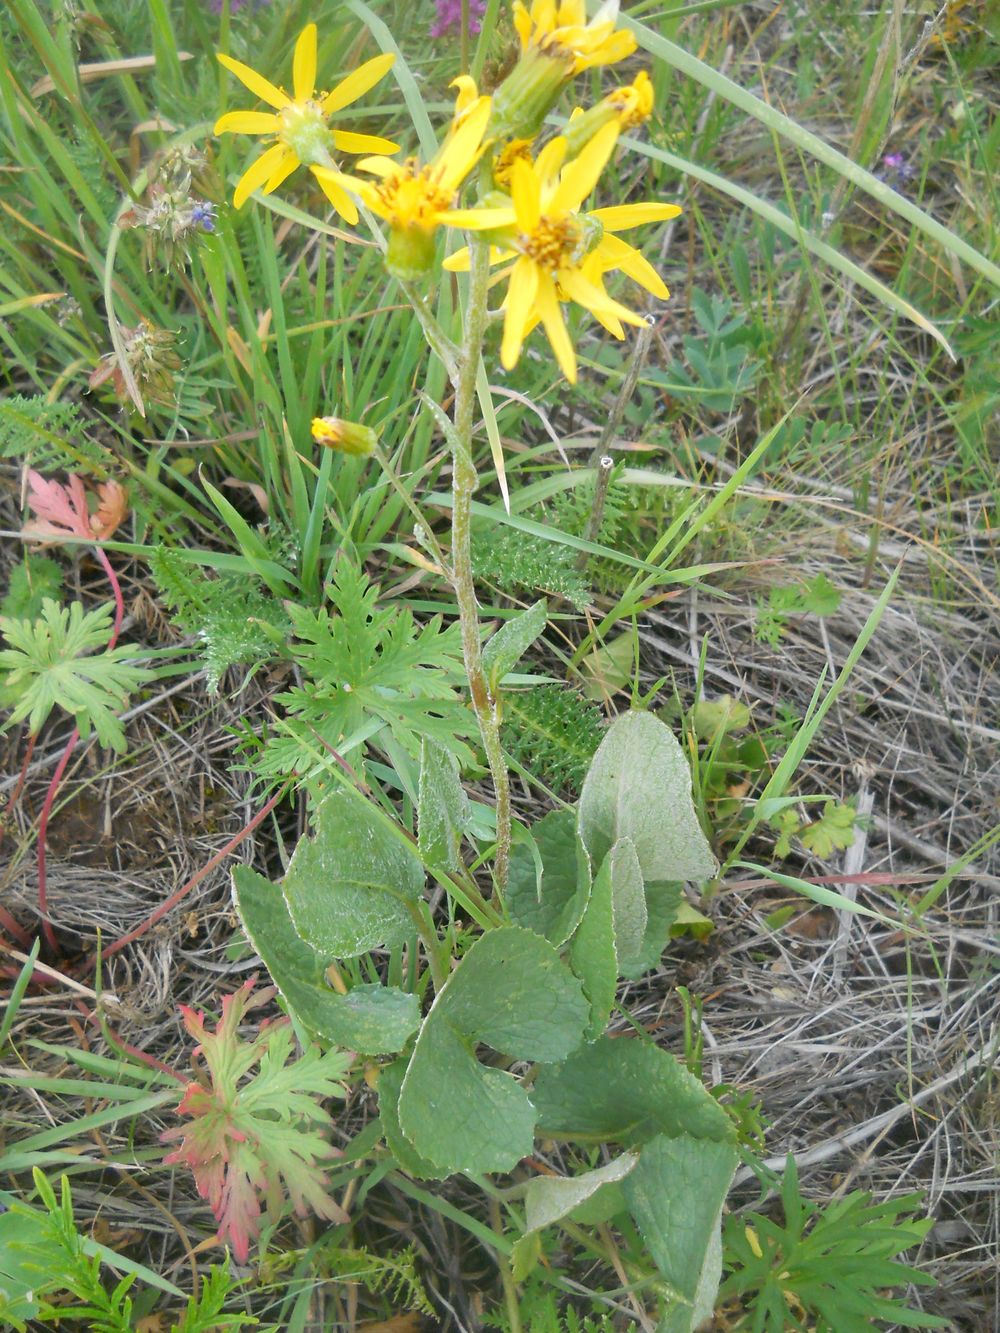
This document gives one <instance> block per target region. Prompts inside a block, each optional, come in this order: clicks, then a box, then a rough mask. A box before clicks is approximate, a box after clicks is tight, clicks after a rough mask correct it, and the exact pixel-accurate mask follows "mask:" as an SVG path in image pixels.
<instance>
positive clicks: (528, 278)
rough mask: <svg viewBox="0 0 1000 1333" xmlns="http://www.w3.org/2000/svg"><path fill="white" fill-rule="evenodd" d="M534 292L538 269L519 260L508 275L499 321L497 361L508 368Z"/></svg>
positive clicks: (518, 347)
mask: <svg viewBox="0 0 1000 1333" xmlns="http://www.w3.org/2000/svg"><path fill="white" fill-rule="evenodd" d="M537 292H538V268H537V266H536V265H535V264H533V263H532V262H531V260H530V259H524V258H522V259H519V260H518V261H517V263H516V264H515V265H514V268H513V270H512V271H511V275H510V286H509V287H508V288H507V301H506V307H507V313H506V315H505V316H504V322H503V342H502V343H501V345H500V361H501V364H502V365H503V366H504V367H505V368H506V369H507V370H510V369H511V367H512V366H516V365H517V358H518V357H519V356H520V355H521V345H522V343H523V342H524V335H525V332H526V329H527V325H528V320H529V319H530V318H531V316H532V313H533V308H534V305H535V295H536V293H537Z"/></svg>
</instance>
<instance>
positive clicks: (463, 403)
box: [451, 238, 511, 894]
mask: <svg viewBox="0 0 1000 1333" xmlns="http://www.w3.org/2000/svg"><path fill="white" fill-rule="evenodd" d="M488 297H489V247H488V246H487V245H486V243H485V242H484V241H481V240H479V239H478V238H474V239H473V240H472V242H471V245H470V251H469V288H468V297H467V305H466V311H465V336H464V338H463V339H462V349H461V351H460V353H459V365H458V375H457V379H456V385H455V409H454V416H453V423H454V427H455V431H454V439H453V442H452V516H451V524H452V526H451V581H452V586H453V587H454V589H455V597H456V599H457V601H458V614H459V620H460V623H461V627H462V656H463V660H464V662H465V672H466V675H467V676H468V678H469V692H470V694H471V697H472V707H473V709H474V710H475V713H476V720H477V721H478V723H479V731H480V735H481V736H482V740H483V748H484V750H485V751H486V759H487V762H488V764H489V766H490V774H491V776H492V778H493V790H494V794H495V797H496V817H497V841H496V860H495V863H494V868H493V875H494V884H495V888H496V891H497V893H498V894H502V893H503V890H504V888H505V887H506V884H507V869H508V866H509V864H510V837H511V832H510V819H511V815H510V778H509V775H508V772H507V764H506V761H505V760H504V756H503V747H502V745H501V743H500V708H499V700H498V698H497V697H496V695H495V694H494V693H493V691H492V690H491V689H490V687H489V683H488V681H487V679H486V673H485V671H484V670H483V659H482V651H481V648H480V636H479V606H478V603H477V601H476V586H475V580H474V578H473V573H472V497H473V495H474V494H475V491H476V486H477V483H478V478H477V476H476V469H475V467H474V465H473V462H472V420H473V411H474V408H475V401H476V372H477V370H478V367H479V357H480V353H481V351H482V346H483V336H484V334H485V332H486V324H487V303H488Z"/></svg>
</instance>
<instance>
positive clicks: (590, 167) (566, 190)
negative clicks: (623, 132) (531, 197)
mask: <svg viewBox="0 0 1000 1333" xmlns="http://www.w3.org/2000/svg"><path fill="white" fill-rule="evenodd" d="M617 138H618V126H617V124H616V123H615V122H614V121H612V122H611V124H610V125H605V126H603V127H602V128H601V129H599V130H598V131H597V133H596V134H595V135H594V137H593V138H592V139H591V141H590V143H588V144H587V146H586V148H584V150H583V152H582V153H581V154H580V156H579V157H576V158H574V159H573V161H572V162H570V163H569V165H568V166H566V167H563V171H562V175H561V176H560V177H559V184H558V186H557V187H556V192H555V194H554V195H553V196H552V204H551V207H552V210H553V212H556V213H562V212H565V213H571V212H573V211H574V210H576V209H578V208H579V207H580V205H581V204H582V203H583V201H584V199H586V197H587V195H588V194H590V192H591V190H593V188H594V186H595V185H596V184H597V181H598V178H599V176H600V174H601V172H602V171H603V170H604V168H605V165H606V164H607V160H608V158H609V157H610V156H611V150H612V149H613V148H614V146H615V141H616V140H617Z"/></svg>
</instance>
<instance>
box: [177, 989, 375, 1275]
mask: <svg viewBox="0 0 1000 1333" xmlns="http://www.w3.org/2000/svg"><path fill="white" fill-rule="evenodd" d="M253 985H254V982H253V980H250V981H249V982H247V983H246V984H245V985H243V986H241V987H240V989H239V990H238V991H235V992H234V993H233V994H232V995H228V996H226V998H225V999H224V1000H223V1002H222V1016H221V1018H220V1020H219V1023H218V1025H217V1026H216V1029H215V1031H214V1032H213V1031H211V1030H210V1029H209V1028H208V1027H207V1026H206V1023H205V1015H204V1014H203V1013H198V1012H195V1011H194V1010H193V1009H189V1008H187V1007H186V1006H182V1009H181V1014H182V1018H183V1022H184V1026H185V1028H186V1029H187V1031H188V1033H189V1034H190V1035H191V1036H192V1037H194V1038H195V1040H196V1041H197V1042H198V1046H197V1047H196V1051H195V1054H196V1055H198V1056H200V1057H201V1060H203V1062H204V1067H205V1070H206V1071H207V1074H208V1077H209V1080H210V1084H211V1086H209V1087H206V1086H205V1085H204V1084H203V1083H200V1082H195V1083H190V1084H188V1086H187V1088H186V1089H185V1091H184V1095H183V1097H182V1099H181V1101H180V1104H179V1105H178V1107H177V1112H178V1114H179V1115H182V1116H187V1117H189V1120H188V1122H187V1123H185V1124H184V1125H181V1126H178V1127H176V1128H174V1129H169V1130H167V1131H166V1132H165V1133H164V1134H163V1135H162V1136H161V1137H162V1141H163V1142H164V1143H170V1142H176V1143H177V1145H178V1146H177V1147H176V1148H175V1149H174V1151H173V1152H171V1153H170V1154H169V1155H168V1156H167V1157H166V1158H165V1161H166V1162H167V1163H183V1164H184V1165H186V1166H188V1167H189V1168H190V1169H191V1171H192V1172H193V1174H194V1178H195V1184H196V1186H197V1189H198V1193H199V1195H200V1196H201V1197H202V1198H203V1199H206V1200H207V1201H208V1204H209V1206H210V1207H211V1209H212V1211H213V1213H214V1214H215V1219H216V1221H217V1223H218V1226H219V1230H218V1239H219V1241H220V1242H222V1243H227V1242H228V1243H229V1244H230V1245H231V1246H232V1250H233V1254H234V1256H235V1257H236V1259H237V1260H238V1261H239V1262H241V1263H243V1262H245V1261H246V1259H247V1257H248V1256H249V1253H250V1246H251V1243H252V1242H253V1241H254V1240H255V1239H256V1237H257V1235H258V1234H259V1231H260V1218H261V1216H262V1214H266V1215H267V1216H268V1217H269V1218H270V1219H272V1220H276V1219H277V1218H278V1217H279V1216H280V1214H281V1210H282V1207H283V1205H284V1203H285V1199H286V1197H288V1198H290V1200H291V1203H292V1205H293V1207H294V1208H295V1211H296V1212H298V1213H299V1214H300V1215H302V1216H306V1215H307V1214H308V1213H309V1212H310V1211H312V1212H314V1213H316V1214H317V1215H318V1216H320V1217H324V1218H328V1219H330V1220H332V1221H337V1222H344V1221H346V1220H347V1215H346V1213H345V1212H344V1210H343V1209H342V1208H341V1207H340V1205H339V1204H338V1203H336V1202H335V1200H334V1199H332V1198H331V1197H330V1195H329V1193H328V1189H329V1179H328V1177H327V1175H326V1173H325V1172H324V1171H323V1169H322V1167H321V1165H320V1164H321V1163H322V1162H325V1161H328V1160H329V1159H330V1158H332V1157H334V1156H340V1155H342V1154H340V1153H339V1151H338V1150H337V1149H335V1148H333V1147H331V1145H330V1144H329V1143H328V1141H327V1139H326V1137H325V1135H326V1133H327V1132H328V1129H329V1125H330V1123H331V1120H330V1116H329V1115H328V1114H327V1112H326V1111H325V1110H324V1109H323V1107H322V1106H321V1104H320V1101H319V1098H321V1097H322V1098H325V1097H330V1096H336V1095H340V1096H342V1095H343V1091H344V1090H343V1088H342V1087H341V1085H340V1083H339V1081H338V1080H339V1079H340V1078H341V1077H342V1075H343V1074H344V1072H345V1071H346V1069H347V1066H348V1064H349V1063H350V1057H347V1056H344V1055H343V1054H342V1053H339V1052H336V1051H328V1052H326V1053H325V1054H323V1055H321V1054H320V1053H319V1052H318V1051H317V1050H316V1049H315V1048H313V1047H308V1048H307V1049H306V1050H305V1051H304V1052H303V1053H302V1055H301V1056H300V1057H299V1058H298V1059H295V1060H294V1062H293V1063H289V1062H290V1061H292V1060H293V1058H294V1057H293V1049H292V1034H291V1029H290V1026H289V1024H288V1023H287V1021H280V1022H277V1023H270V1024H269V1023H268V1022H267V1021H266V1020H265V1021H264V1022H262V1023H261V1025H260V1027H259V1029H258V1031H257V1033H256V1035H255V1037H254V1039H253V1040H250V1041H247V1040H245V1039H244V1038H242V1037H241V1036H240V1034H239V1028H240V1025H241V1023H242V1022H243V1020H244V1019H245V1018H246V1015H247V1013H248V1011H249V1010H251V1009H255V1008H259V1007H260V1005H262V1004H266V1003H267V1002H268V1001H270V1000H271V999H272V998H273V997H274V994H275V991H274V988H273V987H269V988H267V989H265V990H263V991H259V992H257V994H255V995H252V994H251V991H252V989H253ZM254 1065H258V1066H259V1067H258V1069H257V1071H256V1073H254V1074H253V1076H252V1077H250V1078H247V1075H248V1074H249V1073H250V1071H251V1069H252V1067H253V1066H254ZM317 1124H318V1125H320V1126H321V1127H322V1132H318V1131H317V1130H316V1129H315V1128H314V1126H315V1125H317Z"/></svg>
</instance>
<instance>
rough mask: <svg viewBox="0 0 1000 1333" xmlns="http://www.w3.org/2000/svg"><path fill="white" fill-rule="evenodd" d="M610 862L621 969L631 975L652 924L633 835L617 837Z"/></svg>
mask: <svg viewBox="0 0 1000 1333" xmlns="http://www.w3.org/2000/svg"><path fill="white" fill-rule="evenodd" d="M607 864H608V867H609V870H610V874H611V911H612V917H613V921H614V930H615V949H616V951H617V953H618V971H619V973H620V974H621V975H622V976H631V975H632V973H631V972H630V970H629V969H630V966H632V965H633V964H634V962H635V960H636V958H637V957H638V955H639V951H640V950H641V949H642V945H643V941H644V940H645V938H646V929H647V927H648V925H649V909H648V907H647V904H646V887H645V885H644V884H643V881H642V869H641V867H640V865H639V858H638V856H637V855H636V851H635V845H634V843H633V842H632V839H631V838H619V839H618V841H617V842H616V843H615V845H614V846H613V847H612V848H611V851H610V852H608V856H607Z"/></svg>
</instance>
